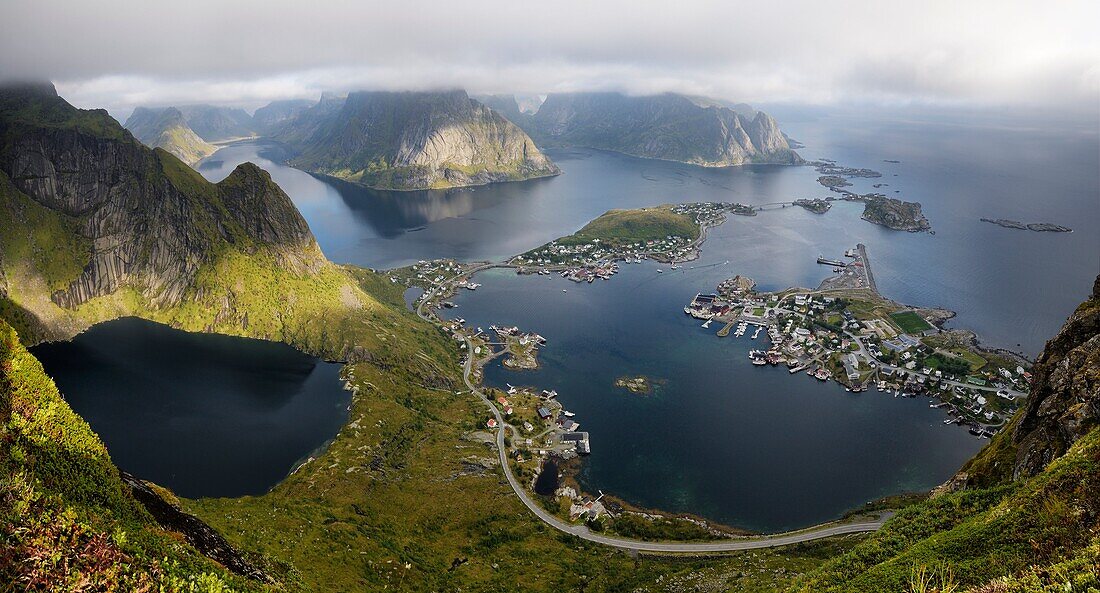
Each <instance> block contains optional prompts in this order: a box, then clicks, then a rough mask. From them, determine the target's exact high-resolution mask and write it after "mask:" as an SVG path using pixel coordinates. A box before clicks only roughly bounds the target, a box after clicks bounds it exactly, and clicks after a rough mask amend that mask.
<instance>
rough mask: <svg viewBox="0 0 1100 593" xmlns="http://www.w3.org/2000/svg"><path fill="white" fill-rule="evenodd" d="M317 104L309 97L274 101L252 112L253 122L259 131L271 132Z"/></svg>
mask: <svg viewBox="0 0 1100 593" xmlns="http://www.w3.org/2000/svg"><path fill="white" fill-rule="evenodd" d="M313 105H315V102H314V101H310V100H308V99H287V100H283V101H272V102H271V103H268V104H267V105H264V106H263V107H260V108H259V109H257V110H256V112H255V113H253V114H252V123H253V126H254V127H255V129H256V130H257V131H259V132H260V133H263V134H270V133H271V132H273V131H275V130H276V129H277V127H278V126H279V125H281V124H283V123H285V122H287V121H289V120H291V119H294V118H295V117H297V116H298V115H299V114H300V113H301V112H303V111H305V110H306V109H309V108H310V107H312V106H313Z"/></svg>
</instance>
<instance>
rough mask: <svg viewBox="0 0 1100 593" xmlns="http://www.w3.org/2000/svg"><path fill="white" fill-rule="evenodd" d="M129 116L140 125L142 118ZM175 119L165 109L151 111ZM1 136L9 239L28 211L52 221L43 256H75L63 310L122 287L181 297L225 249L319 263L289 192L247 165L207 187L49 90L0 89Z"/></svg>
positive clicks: (0, 174) (162, 298)
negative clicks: (49, 248) (53, 246)
mask: <svg viewBox="0 0 1100 593" xmlns="http://www.w3.org/2000/svg"><path fill="white" fill-rule="evenodd" d="M137 115H138V116H139V119H138V121H137V122H136V123H140V124H143V125H144V124H145V123H146V120H144V119H143V118H144V117H145V115H146V114H144V113H142V114H137ZM179 116H180V114H179V112H177V111H175V110H165V113H161V114H160V115H159V116H158V118H157V119H158V121H159V120H162V119H168V120H171V121H177V122H178V121H179ZM131 119H134V118H131ZM151 119H152V118H150V121H151ZM154 123H155V122H154ZM138 127H139V128H140V127H142V126H138ZM0 137H2V138H3V139H4V142H3V144H2V146H0V197H2V198H3V201H2V203H0V205H2V206H4V207H5V208H7V209H9V210H10V212H11V213H12V215H13V216H12V218H13V219H15V220H12V221H11V222H12V223H13V224H15V225H16V226H15V227H13V228H12V229H11V232H12V237H14V236H15V235H16V234H17V233H18V232H19V231H20V230H23V231H26V227H29V226H31V225H30V224H29V219H30V218H31V217H32V216H37V217H38V218H40V219H50V220H53V221H55V222H56V225H55V227H54V229H55V232H53V233H51V234H54V235H58V237H55V238H57V239H58V240H59V241H63V242H64V243H65V244H66V245H68V246H69V247H70V248H71V249H68V250H62V252H59V253H55V254H53V256H54V257H56V258H58V259H62V258H63V257H65V256H71V258H72V260H73V261H74V262H79V263H78V265H79V266H80V269H81V271H80V273H79V275H77V277H76V278H75V279H74V280H71V281H70V282H68V283H63V284H61V285H56V286H55V287H54V288H55V290H53V291H52V294H51V298H52V300H53V301H54V302H55V303H56V304H57V305H60V306H62V307H68V308H72V307H76V306H78V305H80V304H82V303H85V302H87V301H88V300H90V299H93V298H95V297H98V296H103V295H107V294H111V293H113V292H115V291H117V290H118V289H120V288H122V287H129V288H132V289H134V290H136V291H137V292H139V293H140V294H141V295H142V296H143V297H145V298H146V299H148V300H149V301H150V302H152V303H154V304H157V305H171V304H176V303H179V302H180V300H181V298H182V297H183V294H184V292H185V291H186V290H187V289H188V287H189V286H190V285H191V281H192V279H193V278H194V276H195V273H196V272H197V270H198V269H199V267H200V265H202V264H203V263H204V262H208V261H210V260H211V259H212V258H213V257H214V256H215V254H216V253H217V252H219V251H220V250H222V249H224V248H225V247H227V246H229V245H232V246H234V247H236V248H242V249H245V250H251V249H260V248H262V249H264V250H269V251H270V252H271V253H272V254H274V255H275V256H276V257H277V258H279V259H280V260H281V261H283V262H284V263H285V264H287V265H290V266H292V267H294V268H297V269H305V268H312V267H315V266H316V265H318V264H319V262H320V261H321V255H320V250H319V249H318V247H317V244H316V242H315V241H314V239H313V235H312V234H311V233H310V231H309V228H308V227H307V225H306V222H305V220H304V219H302V217H301V215H300V214H298V211H297V210H296V209H295V208H294V205H293V204H292V202H291V201H290V198H289V197H287V195H286V194H285V193H283V191H282V190H281V189H279V187H278V186H276V185H275V184H274V183H273V182H272V181H271V177H270V176H269V175H268V174H267V173H266V172H265V171H263V170H261V169H260V168H259V167H256V166H255V165H253V164H251V163H245V164H242V165H240V166H239V167H237V169H236V170H234V171H233V173H232V174H231V175H229V177H227V178H226V179H225V180H223V181H222V182H220V183H218V184H211V183H209V182H207V181H206V180H205V179H203V178H202V177H201V176H200V175H199V174H198V173H196V172H195V171H193V170H192V169H190V168H189V167H187V166H185V165H183V163H181V162H180V161H179V160H178V159H176V157H174V156H172V155H170V154H168V153H167V152H165V151H163V150H159V149H158V150H153V149H150V148H147V147H146V146H144V145H142V144H141V143H139V142H138V141H136V140H135V139H134V137H133V136H131V135H130V133H129V132H127V131H126V130H125V129H123V128H122V127H121V126H119V125H118V123H117V122H115V121H114V120H113V119H112V118H111V117H110V116H108V115H107V114H106V112H103V111H85V110H80V109H76V108H75V107H73V106H71V105H69V104H68V103H67V102H66V101H65V100H64V99H62V98H61V97H59V96H57V94H56V92H55V91H54V90H53V88H52V87H42V88H38V87H35V88H30V87H10V88H2V89H0ZM42 208H45V209H46V210H47V211H48V212H43V211H42V210H41V209H42ZM20 223H27V224H24V225H22V226H20ZM70 233H71V236H69V234H70ZM41 234H42V233H39V235H41ZM9 238H10V237H9ZM39 238H40V237H37V238H36V239H39Z"/></svg>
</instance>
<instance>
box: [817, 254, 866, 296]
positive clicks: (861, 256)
mask: <svg viewBox="0 0 1100 593" xmlns="http://www.w3.org/2000/svg"><path fill="white" fill-rule="evenodd" d="M856 250H858V251H859V259H860V261H862V262H863V274H864V275H865V276H866V277H867V288H870V289H871V291H872V292H875V293H877V292H878V286H876V285H875V276H874V274H872V273H871V260H870V259H868V258H867V246H866V245H864V244H863V243H858V244H856ZM818 261H820V260H818Z"/></svg>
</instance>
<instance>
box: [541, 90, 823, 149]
mask: <svg viewBox="0 0 1100 593" xmlns="http://www.w3.org/2000/svg"><path fill="white" fill-rule="evenodd" d="M746 108H747V109H748V110H751V108H750V107H748V106H738V109H739V110H735V109H731V108H730V107H728V106H725V105H722V104H719V103H717V102H710V101H708V102H703V101H701V100H699V99H698V98H691V97H686V96H683V95H676V94H672V93H666V94H663V95H651V96H640V97H634V96H628V95H624V94H621V93H555V94H551V95H550V96H548V97H547V98H546V101H545V102H544V103H543V104H542V106H540V107H539V110H538V112H537V113H535V115H534V116H533V117H532V118H530V120H528V121H525V122H524V124H523V125H525V126H526V127H525V129H526V130H527V131H528V132H529V133H530V134H531V136H532V137H533V138H535V139H536V141H538V142H540V143H542V144H544V145H546V146H555V145H556V146H587V147H590V148H598V149H601V150H612V151H615V152H622V153H625V154H630V155H634V156H639V157H644V158H654V159H663V160H670V161H679V162H684V163H690V164H693V165H701V166H705V167H728V166H733V165H742V164H746V163H776V164H797V163H801V162H802V159H801V158H800V157H799V156H798V154H797V153H795V152H794V151H793V150H791V148H790V146H789V145H788V144H787V140H786V138H785V137H784V136H783V133H782V132H781V131H780V130H779V125H778V124H777V123H776V121H775V119H773V118H772V117H771V116H769V115H768V114H766V113H764V112H761V111H752V112H751V113H752V115H750V114H749V112H748V111H747V110H746Z"/></svg>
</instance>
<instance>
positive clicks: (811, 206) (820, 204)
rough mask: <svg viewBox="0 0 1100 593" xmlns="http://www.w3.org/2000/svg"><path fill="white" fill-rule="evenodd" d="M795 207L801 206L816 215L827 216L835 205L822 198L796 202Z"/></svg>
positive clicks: (803, 199)
mask: <svg viewBox="0 0 1100 593" xmlns="http://www.w3.org/2000/svg"><path fill="white" fill-rule="evenodd" d="M794 205H795V206H801V207H803V208H805V209H807V210H809V211H810V212H813V213H814V214H825V213H826V212H828V211H829V208H832V207H833V205H832V204H831V203H829V201H828V200H822V199H821V198H813V199H806V198H802V199H799V200H795V201H794Z"/></svg>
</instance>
